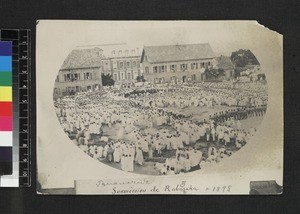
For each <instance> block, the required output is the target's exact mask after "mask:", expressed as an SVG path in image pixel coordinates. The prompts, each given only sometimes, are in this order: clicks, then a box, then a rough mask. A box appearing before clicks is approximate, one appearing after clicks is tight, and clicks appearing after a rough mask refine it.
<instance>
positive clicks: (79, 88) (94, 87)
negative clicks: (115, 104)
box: [54, 84, 100, 94]
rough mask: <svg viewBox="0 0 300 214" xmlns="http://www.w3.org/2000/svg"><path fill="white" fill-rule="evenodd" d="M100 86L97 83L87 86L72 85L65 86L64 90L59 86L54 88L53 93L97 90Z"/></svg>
mask: <svg viewBox="0 0 300 214" xmlns="http://www.w3.org/2000/svg"><path fill="white" fill-rule="evenodd" d="M99 88H100V85H99V84H95V85H89V86H85V87H84V86H73V87H67V88H65V89H64V90H61V89H59V88H54V94H61V93H62V92H82V91H84V92H86V91H98V90H99Z"/></svg>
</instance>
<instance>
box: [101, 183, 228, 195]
mask: <svg viewBox="0 0 300 214" xmlns="http://www.w3.org/2000/svg"><path fill="white" fill-rule="evenodd" d="M96 187H97V188H104V189H105V190H106V191H108V192H109V193H110V194H113V195H116V194H199V193H203V194H209V193H218V194H222V193H224V194H226V193H230V192H231V189H232V185H220V186H202V185H201V184H199V185H195V184H193V183H191V182H189V181H186V180H182V181H180V182H174V184H173V183H172V184H153V183H152V182H150V181H149V180H147V179H141V180H128V181H105V180H99V181H97V183H96Z"/></svg>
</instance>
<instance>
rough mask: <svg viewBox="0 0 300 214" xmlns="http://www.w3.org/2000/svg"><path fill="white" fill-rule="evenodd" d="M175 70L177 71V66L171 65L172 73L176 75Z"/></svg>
mask: <svg viewBox="0 0 300 214" xmlns="http://www.w3.org/2000/svg"><path fill="white" fill-rule="evenodd" d="M175 70H176V69H175V65H170V71H171V72H173V73H175Z"/></svg>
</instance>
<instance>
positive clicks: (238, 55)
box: [230, 49, 259, 67]
mask: <svg viewBox="0 0 300 214" xmlns="http://www.w3.org/2000/svg"><path fill="white" fill-rule="evenodd" d="M230 58H231V61H232V62H233V63H234V65H235V67H246V66H247V65H259V62H258V60H257V59H256V57H255V56H254V54H253V53H252V52H251V51H250V50H243V49H240V50H238V51H235V52H232V53H231V57H230Z"/></svg>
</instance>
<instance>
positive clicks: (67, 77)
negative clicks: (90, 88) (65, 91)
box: [56, 72, 93, 82]
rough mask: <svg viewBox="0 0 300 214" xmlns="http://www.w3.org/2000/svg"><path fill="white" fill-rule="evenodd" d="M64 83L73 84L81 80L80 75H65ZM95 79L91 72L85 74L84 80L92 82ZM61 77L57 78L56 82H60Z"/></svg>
mask: <svg viewBox="0 0 300 214" xmlns="http://www.w3.org/2000/svg"><path fill="white" fill-rule="evenodd" d="M63 77H64V79H63V81H64V82H73V81H77V80H81V78H80V73H70V74H64V76H63ZM92 78H93V75H92V73H91V72H86V73H83V80H91V79H92ZM60 81H61V80H60V79H59V75H57V77H56V82H60Z"/></svg>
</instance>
